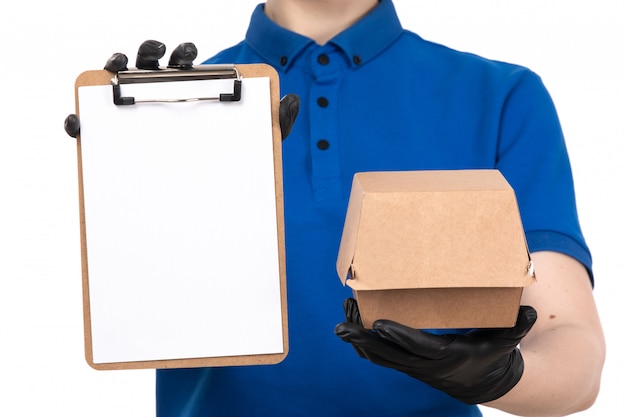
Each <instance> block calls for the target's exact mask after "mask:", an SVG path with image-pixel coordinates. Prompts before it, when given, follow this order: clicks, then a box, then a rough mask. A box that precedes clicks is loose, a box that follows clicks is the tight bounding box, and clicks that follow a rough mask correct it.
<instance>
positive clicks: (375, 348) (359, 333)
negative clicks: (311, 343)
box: [335, 323, 422, 372]
mask: <svg viewBox="0 0 626 417" xmlns="http://www.w3.org/2000/svg"><path fill="white" fill-rule="evenodd" d="M335 334H337V336H339V337H340V338H341V339H342V340H343V341H345V342H348V343H351V344H352V346H353V347H354V349H355V350H356V351H357V353H358V354H359V356H360V357H362V358H364V359H368V360H369V361H370V362H372V363H375V364H377V365H381V366H384V367H387V368H394V369H398V370H401V371H403V372H408V371H409V369H408V367H407V364H411V366H417V365H418V362H419V361H420V360H421V359H422V358H419V357H417V356H415V355H413V354H412V352H408V351H407V350H405V349H403V348H402V347H400V346H398V345H396V344H395V343H392V342H389V341H387V340H385V339H383V338H381V337H379V336H378V335H377V334H376V332H373V331H371V330H367V329H365V328H364V327H362V326H359V325H356V324H353V323H341V324H339V325H337V327H335Z"/></svg>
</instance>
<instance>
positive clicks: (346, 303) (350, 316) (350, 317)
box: [343, 298, 363, 326]
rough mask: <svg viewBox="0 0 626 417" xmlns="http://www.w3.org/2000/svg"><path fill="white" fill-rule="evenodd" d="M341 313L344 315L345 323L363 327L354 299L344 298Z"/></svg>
mask: <svg viewBox="0 0 626 417" xmlns="http://www.w3.org/2000/svg"><path fill="white" fill-rule="evenodd" d="M343 312H344V313H345V315H346V321H347V322H348V323H354V324H358V325H361V326H362V325H363V322H362V321H361V313H360V312H359V306H358V304H357V303H356V300H355V299H354V298H346V299H345V300H343Z"/></svg>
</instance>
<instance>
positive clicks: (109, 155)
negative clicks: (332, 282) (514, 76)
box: [75, 64, 288, 370]
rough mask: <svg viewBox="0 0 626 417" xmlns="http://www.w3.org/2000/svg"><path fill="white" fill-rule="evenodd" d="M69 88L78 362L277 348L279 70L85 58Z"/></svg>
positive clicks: (181, 359)
mask: <svg viewBox="0 0 626 417" xmlns="http://www.w3.org/2000/svg"><path fill="white" fill-rule="evenodd" d="M75 94H76V114H77V115H78V116H79V119H80V123H81V130H80V134H79V135H78V136H77V150H78V182H79V204H80V233H81V259H82V284H83V316H84V336H85V357H86V360H87V362H88V364H89V365H90V366H91V367H93V368H95V369H98V370H107V369H141V368H190V367H204V366H233V365H257V364H275V363H278V362H280V361H282V360H283V359H284V358H285V357H286V355H287V352H288V333H287V300H286V284H285V275H286V271H285V249H284V222H283V194H282V161H281V134H280V124H279V105H280V97H279V85H278V75H277V73H276V71H275V70H274V69H273V68H271V67H270V66H268V65H264V64H250V65H199V66H194V67H193V68H191V69H186V70H170V69H158V70H152V71H141V70H130V71H123V72H120V73H118V74H113V73H111V72H108V71H105V70H95V71H86V72H84V73H82V74H80V75H79V76H78V78H77V79H76V83H75Z"/></svg>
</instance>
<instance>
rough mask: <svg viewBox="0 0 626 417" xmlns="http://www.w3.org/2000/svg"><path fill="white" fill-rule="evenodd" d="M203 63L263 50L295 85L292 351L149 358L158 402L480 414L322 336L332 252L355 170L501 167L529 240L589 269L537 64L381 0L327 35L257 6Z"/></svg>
mask: <svg viewBox="0 0 626 417" xmlns="http://www.w3.org/2000/svg"><path fill="white" fill-rule="evenodd" d="M206 63H268V64H270V65H272V66H273V67H274V68H276V70H277V71H278V72H279V75H280V83H281V91H282V93H283V94H286V93H296V94H298V95H299V96H300V99H301V108H300V113H299V115H298V118H297V120H296V123H295V125H294V127H293V130H292V133H291V135H290V136H289V137H288V138H287V139H286V140H285V141H284V142H283V167H284V184H283V185H284V199H285V233H286V238H285V242H286V254H287V262H286V265H287V291H288V293H287V296H288V306H289V342H290V350H289V354H288V356H287V358H286V359H285V360H284V361H283V362H282V363H280V364H278V365H262V366H249V367H224V368H211V369H206V368H202V369H181V370H159V371H157V409H158V416H159V417H170V416H172V417H174V416H176V417H183V416H203V417H204V416H239V417H240V416H246V417H251V416H272V417H276V416H315V417H319V416H324V417H331V416H340V417H346V416H353V415H356V416H361V417H366V416H377V417H378V416H418V415H419V416H455V417H460V416H478V415H480V412H479V410H478V408H477V407H475V406H468V405H465V404H463V403H461V402H459V401H456V400H454V399H452V398H451V397H449V396H448V395H446V394H444V393H442V392H440V391H437V390H434V389H432V388H430V387H429V386H427V385H425V384H423V383H421V382H420V381H417V380H415V379H412V378H410V377H408V376H406V375H404V374H402V373H400V372H398V371H395V370H391V369H386V368H382V367H379V366H376V365H373V364H371V363H370V362H369V361H367V360H364V359H361V358H360V357H359V356H358V355H357V354H356V353H355V352H354V350H353V348H352V347H351V346H350V345H349V344H347V343H344V342H342V341H341V340H340V339H339V338H338V337H336V336H335V335H334V333H333V329H334V327H335V325H336V324H337V323H339V322H341V321H343V319H344V315H343V310H342V302H343V300H344V299H345V298H346V297H348V296H350V295H351V293H350V290H349V289H348V288H344V287H343V286H342V285H341V283H340V281H339V279H338V277H337V273H336V272H335V261H336V257H337V251H338V247H339V241H340V238H341V232H342V228H343V220H344V216H345V212H346V207H347V201H348V197H349V193H350V187H351V182H352V177H353V175H354V173H355V172H358V171H372V170H424V169H466V168H497V169H499V170H500V171H501V172H502V173H503V174H504V176H505V177H506V178H507V180H508V181H509V182H510V183H511V185H512V186H513V188H514V189H515V191H516V194H517V198H518V203H519V207H520V212H521V215H522V222H523V224H524V228H525V231H526V237H527V241H528V245H529V248H530V250H531V251H539V250H552V251H559V252H563V253H566V254H568V255H570V256H573V257H574V258H576V259H578V260H579V261H580V262H582V263H583V264H584V265H585V266H586V267H587V268H588V270H589V271H591V257H590V254H589V251H588V248H587V246H586V244H585V241H584V239H583V236H582V233H581V230H580V227H579V223H578V218H577V213H576V207H575V199H574V188H573V183H572V175H571V172H570V164H569V161H568V156H567V151H566V147H565V143H564V139H563V135H562V132H561V128H560V125H559V121H558V117H557V114H556V111H555V109H554V106H553V103H552V101H551V99H550V97H549V95H548V93H547V92H546V89H545V88H544V86H543V84H542V82H541V80H540V78H539V77H538V76H537V75H535V74H534V73H533V72H531V71H529V70H528V69H526V68H523V67H520V66H516V65H511V64H507V63H502V62H495V61H492V60H487V59H484V58H481V57H479V56H476V55H472V54H468V53H462V52H458V51H454V50H451V49H449V48H447V47H444V46H442V45H438V44H435V43H432V42H429V41H426V40H424V39H422V38H420V37H419V36H418V35H416V34H414V33H411V32H409V31H407V30H404V29H403V28H402V26H401V25H400V22H399V20H398V17H397V15H396V12H395V9H394V6H393V4H392V2H391V1H390V0H382V1H381V2H380V4H379V5H378V6H377V7H376V8H375V9H374V10H373V11H371V12H370V13H369V14H368V15H366V16H365V17H364V18H362V19H361V20H360V21H359V22H357V23H356V24H355V25H354V26H352V27H351V28H349V29H347V30H346V31H344V32H343V33H340V34H339V35H337V36H336V37H335V38H333V39H332V40H331V41H329V42H328V43H327V44H325V45H318V44H316V43H315V42H313V41H312V40H311V39H308V38H306V37H303V36H300V35H297V34H295V33H292V32H289V31H287V30H285V29H283V28H280V27H279V26H277V25H275V24H274V23H273V22H272V21H270V20H269V19H268V18H267V16H266V15H265V14H264V11H263V5H259V6H258V7H257V8H256V9H255V10H254V12H253V15H252V19H251V22H250V27H249V29H248V32H247V34H246V38H245V40H244V41H243V42H241V43H239V44H238V45H236V46H234V47H232V48H229V49H226V50H224V51H222V52H220V53H219V54H217V55H216V56H215V57H213V58H211V59H209V60H208V61H207V62H206ZM234 169H238V170H245V169H246V167H245V166H241V167H236V168H235V167H234ZM250 175H254V173H253V172H251V173H250ZM202 331H206V332H211V323H210V321H209V320H208V319H207V326H206V329H204V330H202ZM216 337H219V335H216Z"/></svg>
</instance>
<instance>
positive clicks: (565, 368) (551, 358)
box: [484, 328, 604, 417]
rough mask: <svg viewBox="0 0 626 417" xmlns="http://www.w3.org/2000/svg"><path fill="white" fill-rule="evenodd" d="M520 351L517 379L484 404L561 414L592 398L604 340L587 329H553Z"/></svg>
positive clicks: (530, 413) (584, 406)
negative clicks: (521, 360) (505, 391)
mask: <svg viewBox="0 0 626 417" xmlns="http://www.w3.org/2000/svg"><path fill="white" fill-rule="evenodd" d="M571 340H575V343H570V342H568V341H571ZM522 355H523V357H524V364H525V366H524V374H523V375H522V379H521V380H520V382H519V383H518V384H517V385H516V386H515V387H514V388H513V389H512V390H511V391H510V392H509V393H508V394H507V395H505V396H503V397H501V398H500V399H498V400H496V401H492V402H490V403H487V404H484V405H486V406H489V407H495V408H498V409H500V410H502V411H506V412H508V413H511V414H515V415H520V416H528V417H531V416H564V415H568V414H572V413H575V412H579V411H582V410H585V409H587V408H589V407H590V406H591V405H592V404H593V402H594V401H595V398H596V396H597V393H598V389H599V381H600V373H601V369H602V364H603V362H604V344H603V342H602V341H601V340H600V341H599V340H598V339H597V338H593V337H590V334H589V332H588V331H586V330H584V329H580V328H560V329H555V330H554V331H552V332H550V334H545V335H543V336H542V337H541V341H538V340H537V341H536V343H533V344H530V345H529V344H527V345H526V346H524V347H523V349H522ZM580 364H585V366H580Z"/></svg>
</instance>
